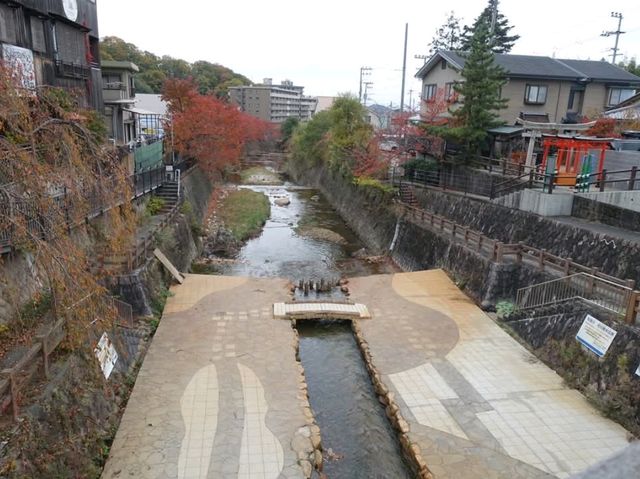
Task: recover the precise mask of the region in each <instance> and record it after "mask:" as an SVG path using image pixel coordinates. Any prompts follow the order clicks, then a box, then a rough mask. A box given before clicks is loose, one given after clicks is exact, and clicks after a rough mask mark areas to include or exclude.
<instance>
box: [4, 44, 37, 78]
mask: <svg viewBox="0 0 640 479" xmlns="http://www.w3.org/2000/svg"><path fill="white" fill-rule="evenodd" d="M2 57H3V58H4V61H5V62H6V63H7V64H8V65H9V66H10V67H11V68H12V69H13V71H14V72H15V74H16V75H17V76H18V79H19V80H20V83H22V86H23V87H24V88H27V89H29V90H35V88H36V69H35V66H34V64H33V52H32V51H31V50H29V49H28V48H22V47H16V46H15V45H9V44H7V43H4V44H3V45H2Z"/></svg>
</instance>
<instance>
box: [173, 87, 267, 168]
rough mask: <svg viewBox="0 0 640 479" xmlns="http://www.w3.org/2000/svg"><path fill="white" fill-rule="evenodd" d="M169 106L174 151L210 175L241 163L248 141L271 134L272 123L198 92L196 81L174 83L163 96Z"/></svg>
mask: <svg viewBox="0 0 640 479" xmlns="http://www.w3.org/2000/svg"><path fill="white" fill-rule="evenodd" d="M162 98H163V100H165V101H167V102H168V103H169V112H170V114H171V118H172V122H170V123H171V124H170V125H168V126H169V128H173V136H174V143H175V148H176V149H177V150H178V151H179V152H180V153H182V154H183V155H185V156H188V157H191V158H195V159H196V160H197V161H198V164H199V165H200V166H201V168H202V169H203V170H204V171H205V172H206V173H207V174H210V175H215V174H217V173H220V172H221V171H223V170H224V169H225V167H227V166H229V165H232V164H235V163H237V162H238V161H239V160H240V157H241V156H242V153H243V151H244V146H245V144H246V143H247V142H249V141H254V140H261V139H263V138H264V137H265V135H267V133H270V131H271V128H270V125H269V123H267V122H265V121H263V120H260V119H258V118H255V117H253V116H250V115H248V114H246V113H243V112H241V111H239V110H238V109H237V108H236V107H235V106H233V105H231V104H229V103H225V102H224V101H221V100H219V99H217V98H216V97H214V96H209V95H201V94H199V93H198V92H197V89H196V84H195V82H193V80H180V79H171V80H168V81H167V82H166V83H165V86H164V91H163V95H162Z"/></svg>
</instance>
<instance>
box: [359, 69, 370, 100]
mask: <svg viewBox="0 0 640 479" xmlns="http://www.w3.org/2000/svg"><path fill="white" fill-rule="evenodd" d="M366 75H371V67H360V90H359V93H358V101H359V102H360V103H362V77H363V76H366Z"/></svg>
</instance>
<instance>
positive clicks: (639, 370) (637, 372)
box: [636, 364, 640, 376]
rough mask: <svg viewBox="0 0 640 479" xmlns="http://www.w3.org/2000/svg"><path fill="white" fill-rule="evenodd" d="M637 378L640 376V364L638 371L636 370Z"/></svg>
mask: <svg viewBox="0 0 640 479" xmlns="http://www.w3.org/2000/svg"><path fill="white" fill-rule="evenodd" d="M636 376H640V364H639V365H638V369H636Z"/></svg>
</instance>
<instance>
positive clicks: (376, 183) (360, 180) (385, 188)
mask: <svg viewBox="0 0 640 479" xmlns="http://www.w3.org/2000/svg"><path fill="white" fill-rule="evenodd" d="M353 184H354V185H356V186H358V187H360V188H373V189H375V190H379V191H382V192H383V193H385V194H390V193H393V192H394V189H393V186H391V185H387V184H385V183H382V182H381V181H380V180H376V179H375V178H370V177H368V176H359V177H355V178H354V179H353Z"/></svg>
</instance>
